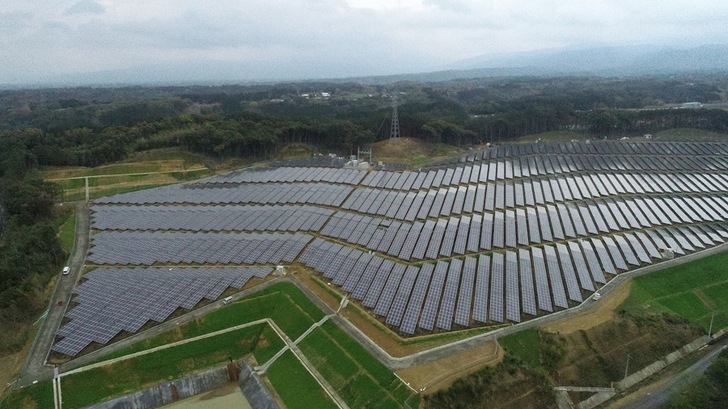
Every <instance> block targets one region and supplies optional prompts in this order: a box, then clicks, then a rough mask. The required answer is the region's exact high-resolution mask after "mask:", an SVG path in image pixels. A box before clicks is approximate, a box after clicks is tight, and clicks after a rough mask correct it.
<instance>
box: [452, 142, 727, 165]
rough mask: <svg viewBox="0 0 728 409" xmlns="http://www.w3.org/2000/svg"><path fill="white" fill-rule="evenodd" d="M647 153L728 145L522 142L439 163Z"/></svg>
mask: <svg viewBox="0 0 728 409" xmlns="http://www.w3.org/2000/svg"><path fill="white" fill-rule="evenodd" d="M544 154H546V155H549V154H557V155H558V154H562V155H579V156H583V155H617V156H624V155H638V156H639V155H650V156H670V157H676V156H685V155H686V156H695V155H700V156H711V155H718V156H726V155H728V144H725V143H715V142H646V141H645V142H625V141H592V142H589V143H583V142H562V143H524V144H512V145H501V146H496V147H493V148H488V149H485V150H483V151H479V152H475V153H470V154H467V155H464V156H461V157H459V158H449V159H446V160H443V161H441V162H439V164H448V163H463V162H474V161H481V160H491V159H499V158H507V157H513V156H524V155H544Z"/></svg>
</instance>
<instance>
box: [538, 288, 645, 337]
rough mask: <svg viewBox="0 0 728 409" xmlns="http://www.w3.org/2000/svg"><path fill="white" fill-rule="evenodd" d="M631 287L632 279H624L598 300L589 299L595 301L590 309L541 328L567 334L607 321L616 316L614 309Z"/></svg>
mask: <svg viewBox="0 0 728 409" xmlns="http://www.w3.org/2000/svg"><path fill="white" fill-rule="evenodd" d="M631 289H632V280H628V281H625V282H624V283H622V284H620V285H619V287H616V288H613V289H612V290H611V291H610V292H609V293H608V294H607V295H605V296H604V297H603V298H602V299H600V300H599V301H590V302H595V305H594V308H592V309H591V310H589V311H586V312H584V313H583V314H579V315H575V316H571V317H568V318H565V319H563V320H559V321H555V322H552V323H549V324H547V325H545V326H544V327H543V329H545V330H546V331H550V332H556V333H560V334H565V335H568V334H571V333H574V332H576V331H580V330H588V329H590V328H594V327H596V326H597V325H600V324H602V323H605V322H607V321H611V320H613V319H614V318H615V317H616V314H615V311H616V310H617V308H619V306H620V305H622V303H623V302H624V300H626V299H627V297H628V296H629V292H630V291H631Z"/></svg>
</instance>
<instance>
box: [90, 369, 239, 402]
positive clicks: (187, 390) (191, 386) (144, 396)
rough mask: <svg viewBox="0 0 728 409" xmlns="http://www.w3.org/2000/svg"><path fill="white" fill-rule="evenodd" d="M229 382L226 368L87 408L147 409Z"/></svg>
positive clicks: (170, 382) (205, 372) (158, 385)
mask: <svg viewBox="0 0 728 409" xmlns="http://www.w3.org/2000/svg"><path fill="white" fill-rule="evenodd" d="M228 382H230V380H229V376H228V370H227V367H221V368H214V369H210V370H207V371H204V372H200V373H197V374H194V375H190V376H186V377H184V378H180V379H175V380H173V381H168V382H163V383H160V384H157V385H154V386H152V387H151V388H148V389H145V390H143V391H139V392H135V393H132V394H129V395H124V396H120V397H118V398H115V399H112V400H109V401H106V402H102V403H98V404H96V405H92V406H88V408H93V409H149V408H156V407H159V406H162V405H166V404H168V403H172V402H175V401H177V400H180V399H185V398H189V397H190V396H193V395H196V394H198V393H202V392H205V391H208V390H211V389H216V388H219V387H220V386H223V385H225V384H226V383H228Z"/></svg>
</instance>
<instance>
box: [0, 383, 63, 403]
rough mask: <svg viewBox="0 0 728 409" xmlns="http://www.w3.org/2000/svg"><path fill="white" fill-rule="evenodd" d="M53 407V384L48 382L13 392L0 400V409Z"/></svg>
mask: <svg viewBox="0 0 728 409" xmlns="http://www.w3.org/2000/svg"><path fill="white" fill-rule="evenodd" d="M52 407H53V383H52V382H51V381H50V380H48V381H42V382H38V383H36V384H35V385H30V386H27V387H25V388H23V389H20V390H17V391H14V392H12V393H9V394H7V395H5V396H4V398H3V399H0V408H2V409H16V408H38V409H41V408H52Z"/></svg>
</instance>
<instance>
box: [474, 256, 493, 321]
mask: <svg viewBox="0 0 728 409" xmlns="http://www.w3.org/2000/svg"><path fill="white" fill-rule="evenodd" d="M489 283H490V256H487V255H483V254H481V255H480V256H478V267H477V270H476V281H475V298H474V299H473V319H474V320H476V321H479V322H483V323H484V322H487V321H488V316H487V314H486V312H487V308H488V290H489Z"/></svg>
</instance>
